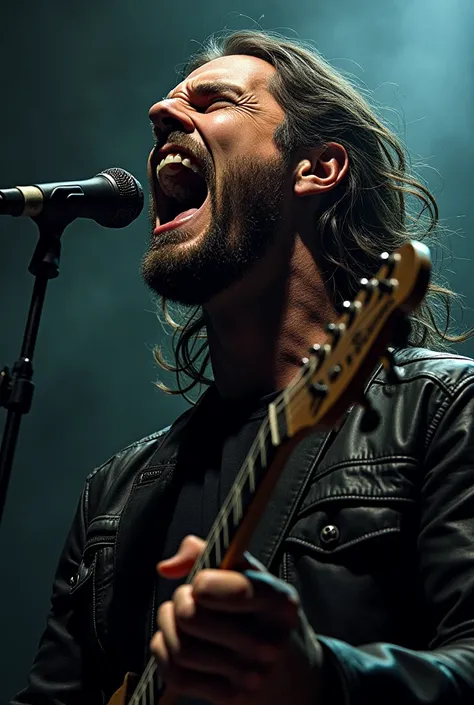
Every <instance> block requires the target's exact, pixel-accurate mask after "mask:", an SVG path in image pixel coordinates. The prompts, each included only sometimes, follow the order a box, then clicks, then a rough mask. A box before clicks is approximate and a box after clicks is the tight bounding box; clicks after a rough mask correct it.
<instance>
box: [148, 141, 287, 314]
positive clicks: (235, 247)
mask: <svg viewBox="0 0 474 705" xmlns="http://www.w3.org/2000/svg"><path fill="white" fill-rule="evenodd" d="M186 137H187V136H186ZM186 141H187V140H186ZM181 142H183V135H181ZM177 144H178V145H179V144H180V142H178V143H177ZM183 146H187V145H184V142H183ZM189 146H191V145H189ZM193 146H194V145H193ZM195 151H196V150H195ZM199 156H201V157H203V156H204V155H199ZM205 156H206V160H205V161H204V170H205V174H206V177H207V185H208V191H209V200H210V222H209V225H208V226H207V228H206V232H205V233H204V235H202V234H200V235H199V244H198V245H196V246H194V245H193V244H192V245H190V246H189V247H186V246H183V243H186V242H190V241H191V240H192V237H193V235H192V234H191V232H190V231H187V230H186V224H183V226H182V227H177V228H174V229H173V230H170V231H168V232H165V233H163V234H161V235H160V236H159V237H158V238H153V234H152V236H151V237H152V242H151V245H150V248H149V250H148V252H147V253H146V254H145V256H144V258H143V260H142V267H141V271H142V276H143V279H144V281H145V284H146V285H147V286H148V287H149V288H150V289H151V290H152V291H153V292H154V293H155V294H158V295H159V296H162V297H164V298H166V299H169V300H170V301H174V302H176V303H180V304H185V305H189V306H191V305H192V306H200V305H203V304H205V303H206V302H208V301H209V300H210V299H212V298H213V297H214V296H216V295H217V294H219V293H220V292H221V291H223V290H225V289H227V288H228V287H229V286H231V285H232V284H234V283H235V282H237V281H239V280H240V279H241V278H242V277H243V276H244V274H245V273H246V272H247V271H248V270H249V269H250V268H251V267H252V265H253V264H255V263H256V262H257V261H258V260H260V259H261V258H262V257H263V256H264V255H265V253H266V252H267V250H268V249H269V248H270V246H271V244H272V243H273V242H274V241H275V240H276V236H277V234H278V231H279V226H280V224H281V218H282V212H283V194H284V180H285V174H286V167H285V164H284V162H283V160H282V159H280V158H279V157H275V158H271V159H268V160H265V161H262V159H260V158H256V157H250V156H247V157H243V158H242V159H239V162H238V163H236V164H233V165H231V166H229V167H228V168H227V169H226V170H225V172H224V173H223V174H222V181H221V183H222V188H221V196H220V199H219V202H218V198H217V189H216V179H215V172H214V169H213V167H212V162H210V158H209V156H208V155H205ZM150 204H151V206H150V207H151V210H150V221H151V223H150V225H151V230H152V233H153V229H154V228H155V213H154V208H153V205H152V204H153V199H152V198H150Z"/></svg>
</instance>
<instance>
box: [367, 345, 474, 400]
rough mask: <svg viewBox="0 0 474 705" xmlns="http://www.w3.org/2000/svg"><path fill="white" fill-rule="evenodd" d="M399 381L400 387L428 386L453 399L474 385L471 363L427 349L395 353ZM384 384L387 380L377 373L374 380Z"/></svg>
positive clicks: (383, 374)
mask: <svg viewBox="0 0 474 705" xmlns="http://www.w3.org/2000/svg"><path fill="white" fill-rule="evenodd" d="M394 358H395V364H396V367H397V372H398V377H399V379H400V383H401V384H402V385H404V384H409V385H410V386H418V385H417V382H418V383H420V384H429V385H430V383H431V385H430V386H432V387H434V388H436V389H438V390H439V392H441V393H444V394H445V395H446V396H449V397H453V396H454V395H457V394H459V392H460V391H461V390H462V389H464V388H465V387H470V386H471V385H473V384H474V360H473V359H471V358H470V357H466V356H464V355H457V354H455V353H452V352H435V351H433V350H428V349H426V348H404V349H401V350H397V351H395V353H394ZM375 381H376V382H378V383H379V384H386V383H387V379H386V375H385V373H384V371H383V370H380V371H379V373H378V374H377V376H376V379H375Z"/></svg>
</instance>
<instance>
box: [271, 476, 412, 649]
mask: <svg viewBox="0 0 474 705" xmlns="http://www.w3.org/2000/svg"><path fill="white" fill-rule="evenodd" d="M400 466H401V464H400ZM400 466H399V467H398V468H395V467H393V466H392V467H389V468H382V467H379V468H373V467H371V468H370V473H369V472H368V471H367V468H364V467H362V468H361V467H360V466H359V467H356V466H355V465H353V466H351V467H350V468H349V466H348V465H346V466H345V467H344V468H335V471H334V472H331V471H329V472H327V473H326V474H325V475H324V477H320V478H319V479H316V482H315V483H314V484H313V485H312V486H311V487H310V488H309V491H308V493H307V495H306V497H305V498H303V502H302V506H301V507H300V511H299V512H298V514H297V516H296V518H295V520H294V522H293V525H292V526H291V529H290V531H289V532H288V535H287V536H286V538H285V540H284V544H283V556H282V577H283V578H284V579H285V580H287V581H288V582H289V583H292V584H293V585H295V587H296V588H297V590H298V591H299V594H300V597H301V600H302V604H303V609H304V610H305V612H306V614H307V616H308V618H309V621H310V623H311V625H312V626H313V629H315V631H316V632H319V633H321V634H326V635H329V636H334V637H336V638H339V639H342V640H345V641H348V642H349V643H369V642H370V641H374V640H375V641H376V640H381V639H382V640H386V641H391V640H394V639H400V638H402V636H403V634H404V632H405V630H406V628H407V615H406V614H405V613H404V609H403V605H404V604H406V603H407V601H408V597H409V595H410V594H411V595H413V590H414V589H415V579H416V570H415V566H416V541H414V540H413V539H414V535H416V534H414V532H416V524H417V507H418V504H417V502H416V483H415V482H414V481H413V477H410V476H409V477H408V478H406V474H408V475H410V473H412V471H413V470H414V468H413V466H411V465H410V467H407V466H404V467H403V471H401V472H399V470H401V467H400ZM342 470H343V471H344V476H345V477H344V482H342V478H341V476H340V474H341V472H340V471H342ZM349 471H350V474H349ZM415 472H416V470H415ZM387 478H388V479H389V482H387V481H386V480H387ZM411 602H412V603H413V599H411Z"/></svg>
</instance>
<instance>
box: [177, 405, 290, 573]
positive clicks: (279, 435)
mask: <svg viewBox="0 0 474 705" xmlns="http://www.w3.org/2000/svg"><path fill="white" fill-rule="evenodd" d="M287 437H288V432H287V428H286V415H285V403H284V395H283V394H282V395H280V396H279V397H278V399H276V400H275V402H273V403H272V404H270V406H269V409H268V412H267V415H266V417H265V419H264V421H263V423H262V424H261V426H260V428H259V430H258V432H257V435H256V437H255V440H254V441H253V443H252V445H251V447H250V450H249V452H248V454H247V456H246V458H245V460H244V462H243V464H242V467H241V468H240V470H239V472H238V474H237V477H236V479H235V480H234V483H233V485H232V487H231V489H230V491H229V494H228V495H227V498H226V500H225V502H224V504H223V505H222V507H221V509H220V511H219V513H218V515H217V517H216V519H215V521H214V523H213V525H212V527H211V529H210V531H209V534H208V536H207V540H206V548H205V550H204V552H203V553H202V555H201V556H200V557H199V558H198V559H197V561H196V563H195V564H194V566H193V568H192V570H191V572H190V573H189V575H188V578H187V582H188V583H191V582H192V581H193V579H194V577H195V576H196V574H197V573H198V572H199V571H200V570H203V569H204V568H219V567H224V562H225V563H226V565H225V567H230V565H229V558H228V556H227V554H228V551H229V549H230V548H231V545H232V543H233V541H234V539H235V537H236V535H237V533H238V531H239V529H240V528H241V526H242V523H243V521H244V519H245V518H246V517H247V515H248V511H249V508H250V506H251V505H252V503H253V502H254V499H255V496H256V494H257V492H258V490H259V489H260V487H261V484H262V482H263V480H264V479H265V478H266V477H267V471H268V469H269V467H270V466H271V465H272V464H273V461H274V459H275V456H276V453H277V451H278V446H279V445H280V444H281V443H282V442H283V441H285V440H286V439H287ZM244 550H245V549H244ZM226 556H227V560H225V558H226ZM233 562H234V563H235V560H234V561H233Z"/></svg>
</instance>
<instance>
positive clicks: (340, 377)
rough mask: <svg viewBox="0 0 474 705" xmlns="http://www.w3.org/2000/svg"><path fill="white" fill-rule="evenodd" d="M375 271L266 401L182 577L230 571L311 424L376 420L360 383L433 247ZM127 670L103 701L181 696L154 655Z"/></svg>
mask: <svg viewBox="0 0 474 705" xmlns="http://www.w3.org/2000/svg"><path fill="white" fill-rule="evenodd" d="M381 260H382V264H381V267H380V269H379V271H378V273H377V275H376V276H375V277H373V278H372V279H362V280H361V282H360V285H361V289H360V291H359V293H358V295H357V296H356V298H355V299H354V300H353V301H352V302H349V301H345V302H344V304H343V313H342V315H341V317H340V319H339V320H338V322H337V323H331V324H329V325H328V326H327V332H328V337H327V339H326V342H325V343H324V344H323V345H314V346H313V347H312V348H311V349H310V351H309V352H308V357H304V358H303V360H302V366H301V369H300V370H299V372H298V374H297V375H296V376H295V378H294V379H293V380H292V382H291V383H290V384H289V385H288V387H286V389H285V390H284V391H283V392H282V394H280V395H279V396H278V398H277V399H276V400H275V401H274V402H272V403H271V404H270V405H269V407H268V414H267V417H266V419H265V421H264V422H263V423H262V425H261V427H260V429H259V431H258V433H257V437H256V439H255V441H254V442H253V444H252V446H251V448H250V450H249V453H248V455H247V457H246V459H245V461H244V463H243V465H242V467H241V469H240V471H239V473H238V475H237V478H236V480H235V482H234V484H233V485H232V488H231V490H230V492H229V494H228V496H227V499H226V501H225V502H224V504H223V506H222V507H221V509H220V511H219V514H218V515H217V517H216V520H215V522H214V524H213V526H212V528H211V530H210V532H209V535H208V537H207V542H206V548H205V550H204V552H203V553H202V555H201V556H200V557H199V559H198V560H197V561H196V563H195V564H194V566H193V569H192V570H191V572H190V574H189V576H188V579H187V582H188V583H190V582H192V581H193V579H194V577H195V576H196V574H197V573H198V572H199V571H200V570H202V569H204V568H222V569H232V568H233V566H235V565H236V564H237V563H238V562H239V560H240V559H241V558H242V555H243V553H244V551H245V550H246V549H247V547H248V544H249V542H250V539H251V537H252V534H253V532H254V531H255V528H256V526H257V523H258V521H259V519H260V517H261V516H262V514H263V510H264V509H265V506H266V504H267V502H268V498H269V497H270V495H271V493H272V491H273V489H274V487H275V485H276V483H277V481H278V478H279V476H280V472H281V470H282V468H283V467H284V464H285V461H286V459H287V458H288V456H289V455H290V453H291V451H292V450H293V448H294V447H295V445H296V444H297V443H299V442H300V441H301V439H302V438H303V437H304V436H305V435H307V434H308V433H310V432H311V431H312V430H313V429H314V428H315V427H318V428H327V429H330V428H335V427H337V425H338V424H339V422H340V421H341V419H342V418H343V416H344V414H345V413H346V411H347V410H348V409H349V407H351V406H352V405H354V404H360V405H362V406H363V407H365V413H364V417H363V419H362V420H363V426H364V423H365V427H366V428H365V430H371V428H373V427H374V426H376V424H377V418H376V415H375V412H374V411H373V410H372V409H371V408H370V406H369V405H368V402H367V400H366V399H365V398H364V387H365V384H366V383H367V380H368V378H369V376H370V375H371V373H372V371H373V370H374V368H375V366H376V365H377V363H380V361H382V364H383V365H384V367H385V368H386V370H387V373H388V374H391V375H395V370H394V365H393V359H392V356H391V352H390V350H389V349H388V348H389V345H390V343H391V342H393V341H394V340H397V339H398V340H397V342H399V343H401V344H406V342H407V340H406V338H407V326H406V323H407V320H406V316H407V314H409V313H410V312H411V311H413V310H414V309H415V308H416V307H417V306H418V305H419V304H420V303H421V301H422V300H423V298H424V296H425V293H426V291H427V288H428V283H429V279H430V272H431V260H430V252H429V250H428V248H427V247H426V246H425V245H423V244H421V243H419V242H415V241H412V242H408V243H406V244H405V245H403V246H402V247H400V248H399V249H398V250H397V251H396V252H394V253H393V254H391V255H389V254H388V253H383V254H382V255H381ZM137 678H138V677H137V676H134V675H133V674H127V676H126V677H125V680H124V682H123V684H122V686H121V687H120V688H119V690H117V691H116V692H115V693H114V695H113V696H112V698H111V699H110V701H109V703H108V705H154V704H155V703H156V702H157V701H158V700H159V701H160V705H172V703H174V702H175V701H176V700H177V699H178V696H176V695H175V694H173V693H172V692H169V691H166V690H165V689H164V688H163V687H162V683H161V681H160V678H159V674H158V671H157V667H156V662H155V660H154V658H151V659H150V661H149V662H148V665H147V667H146V668H145V670H144V672H143V674H142V676H141V677H140V678H139V679H138V682H137Z"/></svg>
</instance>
